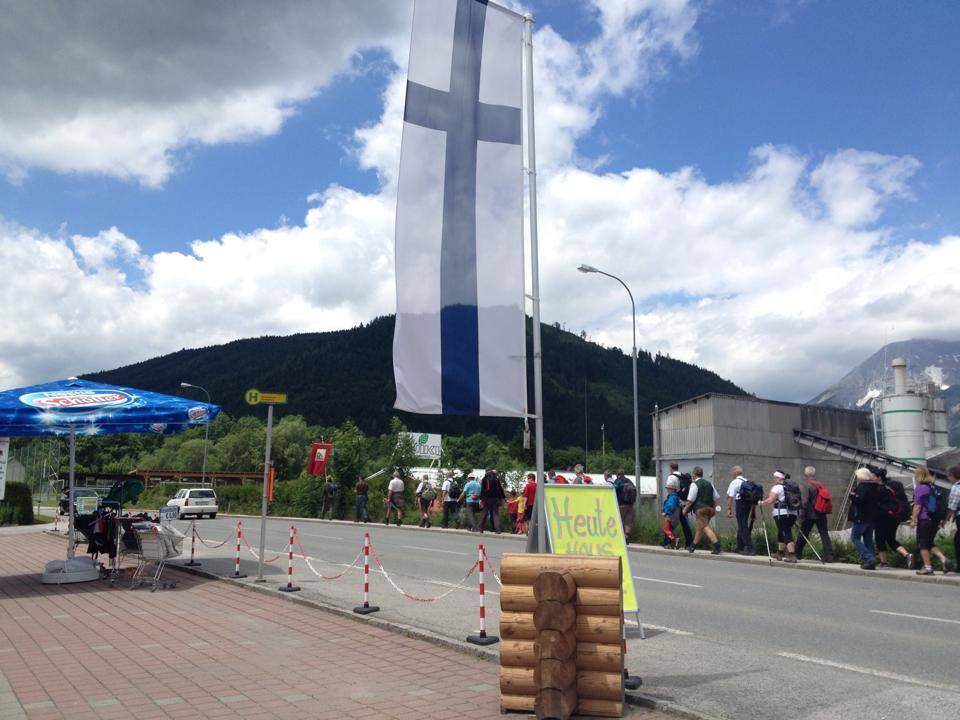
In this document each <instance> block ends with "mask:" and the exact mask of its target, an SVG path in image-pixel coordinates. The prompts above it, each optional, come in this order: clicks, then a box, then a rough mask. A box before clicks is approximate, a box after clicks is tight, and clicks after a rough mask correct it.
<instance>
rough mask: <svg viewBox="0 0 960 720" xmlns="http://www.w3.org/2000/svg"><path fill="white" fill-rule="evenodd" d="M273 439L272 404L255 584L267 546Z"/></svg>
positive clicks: (264, 460)
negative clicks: (268, 488)
mask: <svg viewBox="0 0 960 720" xmlns="http://www.w3.org/2000/svg"><path fill="white" fill-rule="evenodd" d="M272 439H273V403H270V404H269V405H267V447H266V450H265V451H264V454H263V500H262V501H261V503H260V557H259V559H258V560H257V582H263V555H264V552H265V551H266V544H267V482H268V480H269V478H270V441H271V440H272Z"/></svg>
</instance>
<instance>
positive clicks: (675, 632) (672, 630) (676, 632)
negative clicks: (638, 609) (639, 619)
mask: <svg viewBox="0 0 960 720" xmlns="http://www.w3.org/2000/svg"><path fill="white" fill-rule="evenodd" d="M643 627H644V628H646V629H647V630H656V631H658V632H662V633H668V634H670V635H693V633H692V632H690V631H689V630H677V629H676V628H669V627H664V626H663V625H651V624H650V623H643Z"/></svg>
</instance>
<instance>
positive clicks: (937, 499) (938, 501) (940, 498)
mask: <svg viewBox="0 0 960 720" xmlns="http://www.w3.org/2000/svg"><path fill="white" fill-rule="evenodd" d="M927 513H929V515H930V518H931V519H932V520H933V521H934V522H941V521H942V520H943V519H944V518H945V517H946V516H947V493H946V491H945V490H944V489H943V488H942V487H940V486H939V485H931V486H930V494H929V495H927Z"/></svg>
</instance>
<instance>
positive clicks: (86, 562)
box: [40, 557, 100, 585]
mask: <svg viewBox="0 0 960 720" xmlns="http://www.w3.org/2000/svg"><path fill="white" fill-rule="evenodd" d="M99 579H100V568H99V567H97V564H96V563H95V562H94V560H93V558H91V557H76V558H73V559H72V560H51V561H50V562H48V563H47V564H46V566H45V567H44V568H43V575H42V576H41V577H40V582H41V583H43V584H44V585H66V584H68V583H78V582H90V581H91V580H99Z"/></svg>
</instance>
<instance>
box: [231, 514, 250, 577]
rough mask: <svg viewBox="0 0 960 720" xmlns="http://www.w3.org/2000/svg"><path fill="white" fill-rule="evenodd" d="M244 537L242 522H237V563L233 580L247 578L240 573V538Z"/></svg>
mask: <svg viewBox="0 0 960 720" xmlns="http://www.w3.org/2000/svg"><path fill="white" fill-rule="evenodd" d="M241 537H243V530H242V528H241V524H240V521H239V520H237V561H236V564H235V565H234V566H233V574H232V575H230V577H232V578H245V577H246V575H245V574H243V573H241V572H240V538H241Z"/></svg>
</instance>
